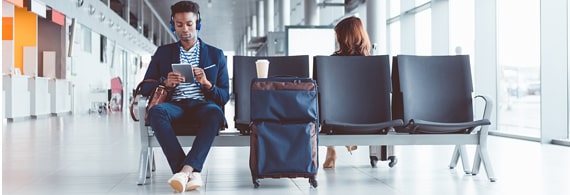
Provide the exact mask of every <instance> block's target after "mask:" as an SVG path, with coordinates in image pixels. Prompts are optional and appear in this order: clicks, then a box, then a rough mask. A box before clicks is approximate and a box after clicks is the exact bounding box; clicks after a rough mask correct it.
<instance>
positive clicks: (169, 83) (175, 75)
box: [164, 72, 186, 87]
mask: <svg viewBox="0 0 570 195" xmlns="http://www.w3.org/2000/svg"><path fill="white" fill-rule="evenodd" d="M185 80H186V79H185V78H184V76H182V74H180V73H179V72H169V73H168V77H166V80H164V86H165V87H176V86H177V85H178V84H180V83H182V82H184V81H185Z"/></svg>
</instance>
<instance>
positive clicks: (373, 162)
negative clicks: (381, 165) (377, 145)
mask: <svg viewBox="0 0 570 195" xmlns="http://www.w3.org/2000/svg"><path fill="white" fill-rule="evenodd" d="M376 163H378V157H376V156H370V166H372V168H376Z"/></svg>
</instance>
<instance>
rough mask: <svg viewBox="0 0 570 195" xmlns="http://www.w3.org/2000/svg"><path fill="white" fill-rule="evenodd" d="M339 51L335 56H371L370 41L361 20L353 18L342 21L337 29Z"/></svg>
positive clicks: (335, 29) (335, 28)
mask: <svg viewBox="0 0 570 195" xmlns="http://www.w3.org/2000/svg"><path fill="white" fill-rule="evenodd" d="M334 31H335V33H336V39H337V42H338V45H339V50H338V51H335V53H334V54H335V55H341V56H369V55H370V47H371V46H370V39H369V38H368V33H366V29H364V25H362V21H361V20H360V18H357V17H354V16H351V17H348V18H345V19H343V20H341V21H340V22H339V23H338V24H337V25H336V26H335V27H334Z"/></svg>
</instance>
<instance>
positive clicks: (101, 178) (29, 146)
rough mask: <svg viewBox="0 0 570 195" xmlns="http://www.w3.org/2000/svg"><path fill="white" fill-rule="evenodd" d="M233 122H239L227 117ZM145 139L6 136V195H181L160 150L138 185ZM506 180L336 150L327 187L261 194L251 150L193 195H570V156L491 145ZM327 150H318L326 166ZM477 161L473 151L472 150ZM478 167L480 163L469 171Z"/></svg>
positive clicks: (108, 131)
mask: <svg viewBox="0 0 570 195" xmlns="http://www.w3.org/2000/svg"><path fill="white" fill-rule="evenodd" d="M229 119H231V118H229ZM139 140H140V138H139V132H138V128H137V127H136V124H135V123H133V122H132V121H131V119H130V118H129V117H127V116H126V115H121V114H109V115H84V116H65V117H50V118H44V119H32V120H25V121H20V122H13V123H6V122H4V124H3V127H2V193H3V194H58V195H60V194H121V195H124V194H174V192H173V190H172V189H170V187H169V185H168V184H167V183H166V180H167V179H168V178H169V177H170V176H171V174H170V173H169V168H168V167H167V166H168V165H167V163H166V159H165V158H164V156H163V155H162V152H161V151H160V150H159V149H157V150H156V151H155V153H156V154H157V156H156V162H157V171H156V172H155V173H154V177H153V179H152V180H151V181H149V184H147V185H144V186H139V185H136V180H137V174H138V173H137V169H138V157H139V156H138V155H139V149H140V143H139ZM489 146H490V148H489V153H490V156H491V162H492V163H493V166H494V169H495V173H496V176H497V178H498V181H497V182H495V183H491V182H489V181H488V180H487V177H486V174H485V172H484V170H483V169H482V170H481V172H480V174H479V175H476V176H471V175H466V174H465V173H463V171H462V167H461V165H458V167H457V169H453V170H450V169H448V167H447V166H448V164H449V160H450V156H451V152H452V150H453V146H397V147H396V154H397V156H398V158H399V163H398V164H397V165H396V166H395V167H394V168H389V167H388V166H387V162H380V163H379V164H378V168H371V167H370V165H369V160H368V148H367V147H364V146H361V147H359V149H358V150H356V151H354V152H353V154H352V155H350V154H348V152H346V149H345V148H344V147H337V150H338V154H339V159H338V162H337V163H336V168H335V169H330V170H328V169H327V170H323V169H320V170H319V173H318V176H317V180H318V183H319V187H318V188H316V189H314V188H311V187H310V186H309V183H308V180H307V179H262V180H261V186H260V188H259V189H254V188H253V185H252V183H251V175H250V172H249V164H248V160H249V159H248V156H249V150H248V148H247V147H234V148H232V147H220V148H213V149H212V150H211V153H210V156H209V158H208V160H207V161H206V167H205V170H204V172H203V179H204V181H205V182H206V183H205V186H203V187H202V188H200V189H199V190H197V191H191V192H186V193H185V194H210V195H212V194H223V195H228V194H240V195H244V194H271V195H280V194H283V195H290V194H293V195H295V194H342V195H346V194H422V195H424V194H438V195H439V194H486V195H487V194H501V195H504V194H570V185H568V184H569V183H568V181H570V147H564V146H556V145H548V144H539V143H535V142H528V141H520V140H513V139H508V138H500V137H490V139H489ZM325 151H326V150H325V148H324V147H321V148H320V150H319V154H320V157H321V159H320V163H321V165H322V162H323V161H324V155H325ZM469 152H470V157H471V160H472V155H473V152H474V148H473V147H469ZM470 164H472V162H470Z"/></svg>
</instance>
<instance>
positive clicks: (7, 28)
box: [2, 17, 14, 40]
mask: <svg viewBox="0 0 570 195" xmlns="http://www.w3.org/2000/svg"><path fill="white" fill-rule="evenodd" d="M13 20H14V18H12V17H2V40H13V39H14V22H13Z"/></svg>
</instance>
